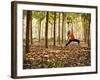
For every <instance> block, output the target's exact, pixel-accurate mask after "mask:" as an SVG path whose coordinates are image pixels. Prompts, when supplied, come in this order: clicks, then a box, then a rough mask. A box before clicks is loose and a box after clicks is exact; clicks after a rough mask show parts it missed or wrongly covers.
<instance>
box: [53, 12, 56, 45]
mask: <svg viewBox="0 0 100 80" xmlns="http://www.w3.org/2000/svg"><path fill="white" fill-rule="evenodd" d="M55 27H56V12H54V43H53V45H54V46H55V41H56V35H55V34H56V29H55Z"/></svg>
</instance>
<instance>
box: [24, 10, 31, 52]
mask: <svg viewBox="0 0 100 80" xmlns="http://www.w3.org/2000/svg"><path fill="white" fill-rule="evenodd" d="M30 24H31V11H27V20H26V48H25V51H26V53H28V52H29V27H30Z"/></svg>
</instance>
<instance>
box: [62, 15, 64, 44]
mask: <svg viewBox="0 0 100 80" xmlns="http://www.w3.org/2000/svg"><path fill="white" fill-rule="evenodd" d="M63 28H64V13H62V43H63V32H64V31H63Z"/></svg>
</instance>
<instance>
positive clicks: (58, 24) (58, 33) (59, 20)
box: [58, 13, 60, 44]
mask: <svg viewBox="0 0 100 80" xmlns="http://www.w3.org/2000/svg"><path fill="white" fill-rule="evenodd" d="M58 43H59V44H60V13H59V21H58Z"/></svg>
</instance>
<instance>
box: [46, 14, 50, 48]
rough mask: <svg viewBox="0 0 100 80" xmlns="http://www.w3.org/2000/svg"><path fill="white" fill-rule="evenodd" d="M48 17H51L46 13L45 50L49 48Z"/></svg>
mask: <svg viewBox="0 0 100 80" xmlns="http://www.w3.org/2000/svg"><path fill="white" fill-rule="evenodd" d="M48 16H49V12H47V13H46V26H45V48H48Z"/></svg>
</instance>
